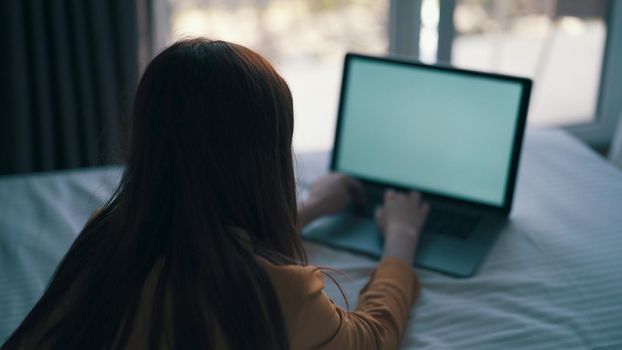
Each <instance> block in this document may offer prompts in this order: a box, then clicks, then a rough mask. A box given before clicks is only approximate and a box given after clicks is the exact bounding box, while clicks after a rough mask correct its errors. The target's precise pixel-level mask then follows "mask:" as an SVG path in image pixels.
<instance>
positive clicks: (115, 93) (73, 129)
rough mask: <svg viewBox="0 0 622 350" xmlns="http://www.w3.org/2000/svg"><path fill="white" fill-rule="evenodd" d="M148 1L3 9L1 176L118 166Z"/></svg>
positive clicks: (43, 2) (34, 2) (58, 0)
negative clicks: (75, 168)
mask: <svg viewBox="0 0 622 350" xmlns="http://www.w3.org/2000/svg"><path fill="white" fill-rule="evenodd" d="M148 1H149V0H2V1H0V16H1V17H0V79H1V80H2V86H1V90H0V174H9V173H22V172H31V171H44V170H54V169H65V168H74V167H85V166H94V165H102V164H108V163H111V162H115V161H117V158H116V155H117V154H118V149H119V141H120V140H121V139H122V138H121V137H120V135H122V134H121V132H122V131H123V130H122V127H121V125H122V121H123V119H124V118H125V117H126V116H127V114H129V112H130V110H131V100H132V94H133V91H134V89H135V87H136V84H137V80H138V75H139V67H140V66H141V64H142V63H143V62H139V58H142V59H143V60H144V59H146V58H147V57H145V56H147V55H145V52H150V50H149V45H150V43H149V36H148V35H145V33H148V32H149V30H148V27H149V22H150V21H149V20H148V11H146V10H147V9H148V7H149V5H148ZM146 28H147V29H146ZM139 33H140V34H139ZM139 35H143V36H144V37H142V38H141V37H139Z"/></svg>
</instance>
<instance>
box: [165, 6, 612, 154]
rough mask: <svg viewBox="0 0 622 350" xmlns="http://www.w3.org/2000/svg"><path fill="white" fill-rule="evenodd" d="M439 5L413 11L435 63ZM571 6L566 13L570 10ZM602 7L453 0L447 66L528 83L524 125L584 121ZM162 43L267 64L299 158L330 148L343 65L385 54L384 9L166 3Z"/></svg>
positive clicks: (595, 85)
mask: <svg viewBox="0 0 622 350" xmlns="http://www.w3.org/2000/svg"><path fill="white" fill-rule="evenodd" d="M439 1H444V0H423V1H422V3H421V8H420V16H421V18H420V23H421V26H420V28H421V29H420V32H419V45H418V46H419V47H418V49H419V50H418V51H419V57H418V59H420V60H422V61H424V62H428V63H434V62H437V47H438V42H439V40H438V39H439V18H440V10H439V8H440V6H441V5H442V4H440V3H439ZM568 4H570V5H571V6H570V5H568ZM605 4H606V2H605V1H569V0H565V1H564V0H539V1H538V0H457V1H456V2H455V8H454V10H453V18H452V19H451V21H452V25H453V28H454V33H453V36H452V42H451V59H450V62H444V63H451V64H452V65H455V66H458V67H463V68H470V69H477V70H483V71H490V72H500V73H507V74H513V75H520V76H527V77H530V78H532V79H534V81H535V85H534V92H533V95H532V105H531V109H530V112H529V120H528V122H529V124H530V125H531V126H558V125H569V124H576V123H582V122H590V121H592V120H593V118H594V115H595V114H596V105H597V96H598V91H599V84H600V78H601V65H602V61H603V52H604V47H605V40H606V35H607V27H606V19H605V8H606V7H605ZM168 5H169V9H170V12H169V13H170V17H169V18H168V22H167V23H166V26H167V28H166V30H167V31H168V33H167V35H166V37H167V40H166V41H167V42H166V43H162V44H168V43H170V42H172V41H175V40H178V39H181V38H185V37H193V36H207V37H209V38H212V39H222V40H227V41H232V42H236V43H240V44H243V45H245V46H248V47H250V48H252V49H254V50H256V51H258V52H260V53H261V54H263V55H264V56H265V57H267V58H268V59H269V60H270V61H271V62H272V63H273V64H274V65H275V66H276V68H277V69H278V70H279V72H280V73H281V74H282V75H283V76H284V78H285V79H286V80H287V82H288V84H289V85H290V88H291V90H292V94H293V97H294V109H295V118H296V130H295V134H294V147H295V149H296V150H297V151H313V150H322V149H323V150H325V149H328V148H330V147H331V146H332V139H333V133H334V123H335V117H336V113H337V104H338V95H339V87H340V81H341V68H342V64H343V56H344V54H345V53H346V52H348V51H354V52H359V53H370V54H387V53H388V46H389V29H388V28H389V23H388V22H389V0H333V1H330V0H169V4H168Z"/></svg>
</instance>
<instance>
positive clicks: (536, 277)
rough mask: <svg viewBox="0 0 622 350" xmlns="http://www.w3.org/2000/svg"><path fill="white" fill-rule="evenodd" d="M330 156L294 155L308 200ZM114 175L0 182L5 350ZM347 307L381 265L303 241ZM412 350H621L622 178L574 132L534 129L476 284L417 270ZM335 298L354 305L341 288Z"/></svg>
mask: <svg viewBox="0 0 622 350" xmlns="http://www.w3.org/2000/svg"><path fill="white" fill-rule="evenodd" d="M327 164H328V153H327V152H317V153H307V154H300V155H298V156H297V157H296V172H297V177H298V184H299V191H300V194H301V195H304V191H305V188H306V187H307V186H308V185H309V183H310V182H311V181H312V180H313V179H314V178H316V177H317V176H320V175H321V174H323V173H325V172H326V171H327ZM120 173H121V169H120V168H117V167H108V168H96V169H81V170H72V171H63V172H52V173H44V174H35V175H25V176H8V177H7V176H5V177H2V178H0V342H3V341H4V340H5V339H6V337H8V336H9V334H10V333H11V332H12V331H13V329H14V328H15V327H16V326H17V325H18V324H19V322H20V321H21V320H22V319H23V317H24V316H25V314H26V313H27V312H28V311H29V309H30V308H31V307H32V305H33V304H34V303H35V302H36V300H37V298H38V297H39V296H40V295H41V293H42V292H43V290H44V288H45V286H46V284H47V282H48V280H49V278H50V276H51V274H52V273H53V271H54V268H55V265H56V264H57V263H58V261H59V260H60V259H61V257H62V256H63V254H64V253H65V252H66V250H67V249H68V247H69V245H70V244H71V242H72V241H73V239H74V238H75V236H76V234H77V233H78V232H79V231H80V229H81V227H82V226H83V225H84V223H85V221H86V220H87V218H88V217H89V215H90V214H91V212H92V211H93V210H94V209H95V208H97V207H98V206H101V205H102V203H104V201H105V200H106V199H107V198H108V197H109V196H110V193H111V191H112V190H113V188H114V187H115V186H116V184H117V183H118V179H119V176H120ZM305 246H306V248H307V251H308V254H309V257H310V260H311V263H313V264H316V265H323V266H331V267H333V268H336V269H337V270H338V271H340V272H335V273H332V275H333V276H334V277H335V278H336V280H337V281H338V283H339V284H340V286H341V287H342V288H343V289H344V291H345V292H346V293H345V294H346V298H347V300H348V302H349V305H350V308H353V307H354V305H356V299H357V293H358V290H359V289H360V288H361V287H362V286H363V285H364V284H365V282H366V281H367V279H368V277H369V275H370V274H371V272H372V271H373V269H374V266H375V264H376V263H377V262H376V261H374V260H372V259H369V258H367V257H364V256H359V255H356V254H351V253H347V252H343V251H338V250H334V249H331V248H328V247H324V246H321V245H318V244H313V243H309V242H306V243H305ZM417 273H418V275H419V276H420V278H421V281H422V285H423V290H422V293H421V296H420V298H419V300H418V301H417V303H416V304H415V306H414V307H413V309H412V310H411V315H410V316H411V317H410V320H409V323H408V326H407V330H406V334H405V337H404V340H403V342H402V348H404V349H599V350H604V349H622V172H620V171H619V170H617V168H615V167H613V166H612V165H611V164H610V163H608V162H607V161H606V160H605V159H603V158H602V157H600V156H599V155H597V154H596V153H594V152H592V151H591V150H590V149H588V148H587V147H585V146H584V145H583V144H582V143H581V142H579V141H578V140H576V139H574V138H573V137H571V136H570V135H568V134H567V133H566V132H564V131H561V130H557V129H542V130H541V129H528V131H527V133H526V136H525V143H524V150H523V156H522V159H521V162H520V167H519V175H518V181H517V189H516V193H515V199H514V208H513V210H512V213H511V216H510V224H509V225H508V226H507V227H506V228H505V229H504V231H503V232H501V234H500V236H499V239H498V240H497V242H496V243H495V245H494V247H493V249H492V250H491V252H490V253H489V255H488V257H487V258H486V260H485V262H484V263H483V264H482V266H481V267H480V269H479V271H478V272H477V274H476V275H475V276H474V277H472V278H468V279H457V278H452V277H449V276H446V275H443V274H439V273H435V272H431V271H427V270H423V269H417ZM325 282H326V291H327V293H328V294H329V295H331V297H333V299H334V300H335V302H336V303H337V304H339V305H342V306H344V307H345V306H346V303H345V301H344V300H343V298H342V297H341V294H340V293H339V292H338V289H337V288H336V286H335V285H334V284H333V283H332V282H331V281H330V280H329V279H326V281H325Z"/></svg>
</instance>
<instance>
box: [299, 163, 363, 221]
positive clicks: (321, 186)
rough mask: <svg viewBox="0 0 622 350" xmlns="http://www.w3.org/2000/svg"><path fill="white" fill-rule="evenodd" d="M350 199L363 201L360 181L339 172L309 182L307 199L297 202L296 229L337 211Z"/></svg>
mask: <svg viewBox="0 0 622 350" xmlns="http://www.w3.org/2000/svg"><path fill="white" fill-rule="evenodd" d="M350 201H356V202H362V201H364V193H363V187H362V185H361V183H360V182H358V181H357V180H355V179H353V178H351V177H349V176H347V175H344V174H340V173H331V174H328V175H326V176H323V177H321V178H319V179H318V180H316V181H315V182H313V184H311V187H310V188H309V196H308V197H307V199H306V200H305V201H304V202H301V203H299V204H298V229H299V230H300V229H302V228H303V227H304V226H305V225H307V224H308V223H310V222H311V221H313V220H315V219H317V218H320V217H322V216H325V215H331V214H336V213H338V212H339V211H341V210H343V209H344V208H345V207H346V206H347V205H348V204H349V203H350Z"/></svg>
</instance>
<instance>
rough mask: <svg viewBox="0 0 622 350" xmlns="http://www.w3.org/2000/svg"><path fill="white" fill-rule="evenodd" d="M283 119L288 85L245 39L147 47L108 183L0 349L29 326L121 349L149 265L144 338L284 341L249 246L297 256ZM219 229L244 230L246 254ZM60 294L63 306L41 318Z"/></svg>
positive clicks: (51, 337) (271, 255) (289, 122)
mask: <svg viewBox="0 0 622 350" xmlns="http://www.w3.org/2000/svg"><path fill="white" fill-rule="evenodd" d="M293 123H294V122H293V107H292V99H291V94H290V92H289V89H288V87H287V84H286V83H285V82H284V80H283V79H282V78H281V77H280V76H279V75H278V74H277V72H276V71H275V70H274V69H273V68H272V66H271V65H270V64H269V63H268V62H267V61H266V60H265V59H263V58H262V57H261V56H260V55H258V54H256V53H254V52H253V51H251V50H249V49H247V48H245V47H242V46H239V45H235V44H232V43H228V42H223V41H209V40H206V39H192V40H184V41H180V42H177V43H175V44H173V45H172V46H170V47H169V48H167V49H166V50H164V51H163V52H162V53H160V54H159V55H158V56H157V57H156V58H155V59H154V60H153V61H152V62H151V63H150V64H149V66H148V67H147V69H146V71H145V73H144V75H143V77H142V79H141V81H140V84H139V86H138V90H137V93H136V97H135V103H134V109H133V113H132V117H131V119H130V127H129V147H128V148H129V149H128V151H129V152H128V157H127V165H126V168H125V172H124V175H123V178H122V181H121V183H120V185H119V187H118V189H117V191H116V192H115V194H114V196H113V197H112V198H111V200H110V201H109V202H108V203H107V204H106V205H105V206H104V207H103V209H102V211H101V212H100V213H99V214H98V215H97V216H96V217H95V218H93V219H92V220H91V221H90V222H89V223H88V224H87V225H86V226H85V227H84V229H83V230H82V232H81V233H80V235H79V236H78V238H77V239H76V240H75V242H74V243H73V245H72V246H71V248H70V249H69V251H68V252H67V254H66V255H65V257H64V258H63V260H62V261H61V263H60V265H59V266H58V268H57V269H56V272H55V274H54V276H53V278H52V280H51V282H50V284H49V286H48V288H47V289H46V291H45V293H44V294H43V296H42V297H41V299H40V300H39V302H37V304H36V305H35V306H34V308H33V309H32V310H31V311H30V313H29V314H28V316H27V317H26V319H25V320H24V321H23V322H22V324H21V325H20V326H19V327H18V328H17V330H16V331H15V332H14V333H13V334H12V336H11V337H10V338H9V339H8V341H7V342H6V343H5V344H4V346H3V347H2V348H3V349H13V348H17V347H19V346H20V344H23V343H22V342H23V341H24V340H25V339H27V338H29V339H32V338H31V336H32V335H33V334H34V333H33V330H34V329H39V328H40V327H44V328H43V331H41V332H40V333H41V334H39V335H37V340H36V341H35V342H34V344H35V345H36V346H37V347H38V346H43V347H46V348H48V347H49V348H52V349H85V348H122V347H124V346H125V345H126V344H127V341H128V338H129V336H130V335H131V333H132V329H133V328H132V327H133V324H134V323H135V319H136V315H137V306H138V304H139V301H140V296H141V293H142V290H143V285H144V283H145V280H146V278H147V276H148V275H149V274H150V272H151V271H152V270H153V269H154V266H156V265H159V266H161V271H160V273H159V274H158V277H157V282H156V288H155V292H154V296H153V304H152V305H150V306H151V310H150V314H149V316H150V317H149V321H148V322H149V323H148V324H149V326H148V329H149V332H148V336H147V340H148V343H147V344H145V345H146V346H147V347H148V348H159V347H161V346H165V345H166V346H171V347H174V348H178V349H182V348H192V349H199V348H212V347H214V346H215V343H214V341H215V336H216V334H217V333H219V334H222V335H223V336H224V338H225V341H226V343H227V345H228V346H229V347H232V348H236V349H250V348H252V349H287V348H289V341H288V338H287V331H286V325H285V324H284V318H283V313H282V311H281V309H280V306H279V301H278V299H277V296H276V294H275V290H274V288H273V286H272V284H271V283H270V280H269V277H268V275H267V272H266V271H265V269H264V268H263V267H262V265H261V264H260V263H258V261H257V257H256V256H255V255H259V256H261V257H263V258H265V259H267V260H269V261H271V262H272V263H276V264H283V263H292V262H294V263H299V264H305V263H306V256H305V253H304V250H303V247H302V244H301V241H300V238H299V237H298V235H297V233H296V191H295V180H294V174H293V165H292V151H291V142H292V133H293ZM229 227H238V228H241V229H243V230H245V231H246V232H248V234H249V236H250V238H251V241H252V247H253V249H254V254H253V252H252V251H249V249H246V248H245V247H244V245H243V244H242V243H241V242H240V240H239V239H237V238H236V237H235V235H233V234H232V232H231V230H230V229H229ZM165 301H166V303H165ZM167 303H168V304H170V305H167ZM60 306H63V307H62V310H63V311H62V316H60V317H52V315H53V314H54V313H55V312H57V311H55V310H58V309H59V307H60ZM169 309H170V316H171V319H170V320H167V319H165V317H164V314H165V313H166V312H167V310H169ZM165 324H169V325H170V328H171V329H170V331H169V333H168V334H170V337H169V338H166V337H164V336H163V334H165V332H164V328H165V327H164V325H165ZM164 341H166V343H163V342H164ZM29 342H30V341H29Z"/></svg>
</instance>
